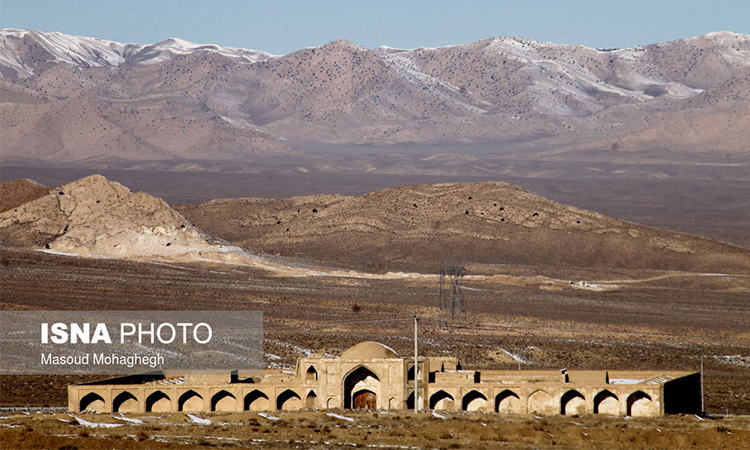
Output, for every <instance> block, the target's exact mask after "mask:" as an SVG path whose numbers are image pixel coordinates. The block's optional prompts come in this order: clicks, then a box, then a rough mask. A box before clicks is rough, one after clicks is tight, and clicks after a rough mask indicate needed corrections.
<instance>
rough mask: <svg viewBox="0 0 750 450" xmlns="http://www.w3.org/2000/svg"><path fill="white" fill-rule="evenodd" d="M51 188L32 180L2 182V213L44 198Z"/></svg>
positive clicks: (0, 205)
mask: <svg viewBox="0 0 750 450" xmlns="http://www.w3.org/2000/svg"><path fill="white" fill-rule="evenodd" d="M47 192H49V187H47V186H44V185H42V184H39V183H37V182H35V181H31V180H12V181H3V182H0V213H2V212H5V211H8V210H11V209H14V208H17V207H19V206H21V205H23V204H24V203H28V202H30V201H33V200H36V199H38V198H40V197H43V196H44V195H45V194H47Z"/></svg>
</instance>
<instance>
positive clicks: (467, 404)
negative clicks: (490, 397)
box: [461, 391, 487, 411]
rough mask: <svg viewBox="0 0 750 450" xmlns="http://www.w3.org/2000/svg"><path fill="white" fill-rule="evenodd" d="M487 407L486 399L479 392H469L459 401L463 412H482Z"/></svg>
mask: <svg viewBox="0 0 750 450" xmlns="http://www.w3.org/2000/svg"><path fill="white" fill-rule="evenodd" d="M486 406H487V397H486V396H485V395H484V394H482V393H481V392H479V391H469V393H468V394H466V395H464V398H463V399H462V400H461V409H463V410H464V411H482V410H484V409H485V407H486Z"/></svg>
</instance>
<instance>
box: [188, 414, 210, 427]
mask: <svg viewBox="0 0 750 450" xmlns="http://www.w3.org/2000/svg"><path fill="white" fill-rule="evenodd" d="M187 416H188V418H190V420H191V421H192V422H194V423H197V424H198V425H211V420H210V419H203V418H201V417H198V416H194V415H192V414H187Z"/></svg>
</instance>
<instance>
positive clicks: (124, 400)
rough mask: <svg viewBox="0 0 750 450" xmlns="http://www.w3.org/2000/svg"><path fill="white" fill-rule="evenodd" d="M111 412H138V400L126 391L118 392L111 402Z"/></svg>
mask: <svg viewBox="0 0 750 450" xmlns="http://www.w3.org/2000/svg"><path fill="white" fill-rule="evenodd" d="M112 412H116V413H117V412H138V399H137V398H135V395H133V394H131V393H130V392H128V391H123V392H120V393H119V394H117V396H116V397H115V399H114V400H112Z"/></svg>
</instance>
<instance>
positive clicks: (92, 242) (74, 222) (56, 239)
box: [0, 175, 231, 260]
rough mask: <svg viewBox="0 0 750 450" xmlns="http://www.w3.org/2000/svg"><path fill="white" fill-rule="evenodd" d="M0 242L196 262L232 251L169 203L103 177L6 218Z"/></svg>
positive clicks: (6, 192) (5, 192) (0, 219)
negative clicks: (196, 227)
mask: <svg viewBox="0 0 750 450" xmlns="http://www.w3.org/2000/svg"><path fill="white" fill-rule="evenodd" d="M10 183H14V182H9V183H3V185H2V198H3V202H4V203H5V199H6V198H10V197H11V195H10V194H11V190H10V189H8V186H9V185H10V186H13V185H12V184H10ZM16 184H17V183H16ZM24 185H25V186H26V190H27V191H28V192H35V191H36V189H35V188H36V186H34V185H31V183H24ZM17 190H18V189H17ZM16 197H18V195H16ZM0 240H2V242H3V243H4V244H5V245H17V246H19V245H20V246H32V247H37V248H39V247H46V248H47V249H49V250H51V251H56V252H62V253H71V254H77V255H84V256H94V257H114V258H123V259H171V260H177V259H179V260H194V259H202V258H205V257H208V255H215V254H221V253H227V252H229V251H231V248H228V247H225V246H219V245H216V244H215V243H213V242H210V241H209V240H207V236H206V235H205V234H203V233H201V232H199V231H198V230H197V229H195V227H193V226H192V225H191V224H190V223H189V222H188V221H187V220H185V218H183V217H182V216H181V215H180V214H178V213H177V212H176V211H174V210H173V209H172V208H171V207H169V205H167V204H166V203H164V201H163V200H161V199H158V198H155V197H152V196H150V195H148V194H145V193H137V194H134V193H132V192H130V190H129V189H127V188H126V187H124V186H122V185H121V184H119V183H115V182H111V181H108V180H107V179H105V178H104V177H102V176H99V175H94V176H90V177H87V178H83V179H81V180H78V181H75V182H73V183H69V184H66V185H64V186H61V187H58V188H54V189H51V190H49V191H48V192H47V193H46V194H45V195H43V196H41V197H38V198H36V199H34V200H31V201H28V202H26V203H23V204H20V205H17V206H15V207H13V208H11V209H8V210H7V211H5V212H3V213H1V214H0Z"/></svg>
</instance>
